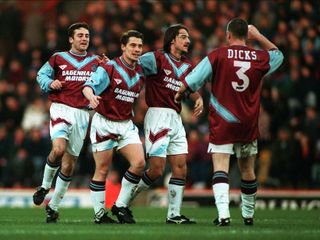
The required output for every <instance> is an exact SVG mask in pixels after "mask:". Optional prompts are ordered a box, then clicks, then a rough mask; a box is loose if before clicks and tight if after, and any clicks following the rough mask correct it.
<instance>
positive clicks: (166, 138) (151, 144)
mask: <svg viewBox="0 0 320 240" xmlns="http://www.w3.org/2000/svg"><path fill="white" fill-rule="evenodd" d="M144 133H145V144H146V152H147V156H149V157H155V156H156V157H164V158H165V157H166V156H167V155H176V154H187V153H188V143H187V138H186V131H185V130H184V127H183V125H182V120H181V116H180V115H179V114H178V113H177V112H176V111H175V110H173V109H170V108H156V107H151V108H149V109H148V111H147V114H146V116H145V119H144Z"/></svg>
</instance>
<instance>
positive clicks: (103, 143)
mask: <svg viewBox="0 0 320 240" xmlns="http://www.w3.org/2000/svg"><path fill="white" fill-rule="evenodd" d="M90 139H91V143H92V151H93V152H101V151H105V150H109V149H112V148H115V147H117V150H119V149H121V148H123V147H125V146H127V145H128V144H142V143H141V140H140V137H139V131H138V128H137V127H136V125H134V124H133V122H132V121H131V120H125V121H112V120H109V119H107V118H105V117H104V116H102V115H101V114H99V113H95V114H94V116H93V118H92V122H91V130H90Z"/></svg>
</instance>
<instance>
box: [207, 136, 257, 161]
mask: <svg viewBox="0 0 320 240" xmlns="http://www.w3.org/2000/svg"><path fill="white" fill-rule="evenodd" d="M208 153H227V154H230V155H231V154H234V153H236V157H237V158H245V157H249V156H252V155H255V154H257V153H258V144H257V140H254V141H253V142H251V143H247V144H243V143H231V144H223V145H215V144H212V143H209V146H208Z"/></svg>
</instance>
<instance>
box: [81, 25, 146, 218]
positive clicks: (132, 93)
mask: <svg viewBox="0 0 320 240" xmlns="http://www.w3.org/2000/svg"><path fill="white" fill-rule="evenodd" d="M120 42H121V49H122V52H123V53H122V55H121V56H120V57H117V58H115V59H113V60H111V61H109V62H108V63H107V64H102V65H101V66H99V67H98V69H97V71H96V72H95V73H94V74H92V76H91V80H90V81H89V82H87V83H86V84H85V87H84V88H83V94H84V95H85V97H86V98H87V99H88V100H89V101H90V105H91V106H92V107H93V108H94V109H95V110H96V113H95V115H94V116H93V119H92V124H91V130H90V138H91V142H92V151H93V157H94V160H95V164H96V169H95V172H94V175H93V178H92V180H91V183H90V190H91V199H92V202H93V206H94V212H95V219H96V220H95V221H96V222H99V221H100V218H101V216H102V217H103V216H104V215H105V214H106V211H105V207H104V202H105V181H106V177H107V173H108V170H109V166H110V164H111V162H112V156H113V153H114V149H116V150H117V151H119V153H120V154H122V155H123V156H124V157H125V158H126V159H127V160H128V162H129V163H130V167H129V169H128V170H127V171H126V173H125V174H124V177H123V178H122V182H121V190H120V193H119V196H118V199H117V200H116V202H115V204H114V205H113V206H112V209H111V211H112V214H113V215H116V217H117V218H118V220H119V222H120V223H129V224H132V223H135V219H134V217H133V215H132V212H131V210H130V209H129V203H130V199H131V195H132V192H133V190H134V189H135V188H136V186H137V184H138V183H139V181H140V179H141V176H142V174H143V170H144V166H145V159H144V151H143V147H142V143H141V141H140V138H139V134H138V128H137V127H136V126H135V125H134V123H133V122H132V120H131V119H132V117H133V113H132V112H133V104H134V102H135V100H136V99H137V98H138V96H139V93H140V90H141V89H142V87H143V85H144V75H143V72H142V68H141V66H140V65H139V64H138V63H137V61H138V59H139V57H140V56H141V54H142V46H143V34H142V33H140V32H138V31H135V30H130V31H128V32H126V33H124V34H123V35H122V37H121V39H120Z"/></svg>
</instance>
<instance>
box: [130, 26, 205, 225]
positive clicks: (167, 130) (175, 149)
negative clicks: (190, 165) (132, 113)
mask: <svg viewBox="0 0 320 240" xmlns="http://www.w3.org/2000/svg"><path fill="white" fill-rule="evenodd" d="M189 45H190V38H189V33H188V29H187V28H186V27H185V26H183V25H181V24H177V25H173V26H171V27H169V28H168V29H167V30H166V32H165V34H164V43H163V50H162V51H160V50H158V51H155V52H148V53H146V54H144V55H143V56H141V58H140V62H141V66H142V68H143V71H144V73H145V75H146V102H147V105H148V107H149V108H148V111H147V113H146V116H145V120H144V131H145V145H146V153H147V157H148V158H149V163H150V167H149V169H148V170H146V171H145V172H144V174H143V177H142V179H141V181H140V183H139V185H138V187H137V189H136V190H135V193H134V195H137V194H138V193H139V192H141V191H142V190H146V189H147V188H149V186H150V185H151V184H152V183H153V182H154V181H155V180H157V179H158V178H159V177H161V175H162V174H163V172H164V169H165V165H166V159H167V160H168V161H169V163H170V165H171V170H172V176H171V178H170V181H169V186H168V202H169V206H168V212H167V219H166V222H167V223H172V224H189V223H195V222H194V221H191V220H190V219H188V218H187V217H185V216H183V215H181V213H180V210H181V205H182V198H183V191H184V186H185V182H186V175H187V164H186V160H187V153H188V145H187V139H186V132H185V129H184V126H183V124H182V120H181V116H180V112H181V104H180V103H175V102H174V96H175V94H176V92H177V91H178V89H179V88H180V86H181V85H182V82H181V80H182V79H184V77H185V76H186V75H187V74H188V73H189V72H190V71H191V70H192V67H193V66H192V64H191V62H190V61H189V60H188V59H187V58H186V57H185V56H184V55H185V54H186V53H187V52H188V48H189ZM191 97H192V98H193V100H195V106H194V114H195V115H196V116H198V115H199V114H200V113H201V112H202V109H203V101H202V97H201V96H200V95H199V94H198V93H194V94H192V96H191Z"/></svg>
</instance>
